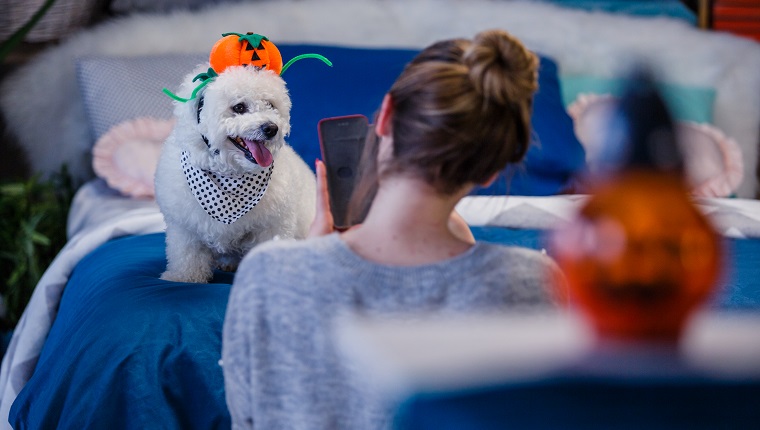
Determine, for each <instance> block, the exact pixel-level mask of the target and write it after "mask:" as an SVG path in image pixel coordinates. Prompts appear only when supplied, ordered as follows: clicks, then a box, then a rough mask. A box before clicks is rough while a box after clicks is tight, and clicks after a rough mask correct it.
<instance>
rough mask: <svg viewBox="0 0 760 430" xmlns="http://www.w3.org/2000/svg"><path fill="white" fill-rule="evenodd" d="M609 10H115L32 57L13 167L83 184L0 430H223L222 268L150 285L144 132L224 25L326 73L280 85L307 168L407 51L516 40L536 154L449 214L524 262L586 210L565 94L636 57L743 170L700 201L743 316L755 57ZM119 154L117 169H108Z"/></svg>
mask: <svg viewBox="0 0 760 430" xmlns="http://www.w3.org/2000/svg"><path fill="white" fill-rule="evenodd" d="M577 3H582V2H577ZM610 3H613V2H610ZM641 3H647V2H641ZM629 6H630V4H629ZM432 11H434V12H435V13H432ZM629 11H630V10H629ZM613 12H614V11H613V10H612V9H608V10H586V9H580V8H569V7H561V6H558V5H554V4H544V3H541V2H527V3H524V2H510V1H485V0H484V1H474V2H458V1H453V0H451V1H445V2H444V1H438V2H434V1H416V2H401V1H382V2H374V1H369V0H366V1H352V2H345V1H337V0H324V1H315V0H302V1H292V2H289V1H284V2H282V1H280V2H253V3H242V4H237V3H236V4H223V5H219V6H214V7H210V8H206V9H201V10H196V11H191V12H190V11H188V12H175V13H172V14H168V15H163V14H161V15H151V14H145V15H143V14H139V15H131V16H127V17H124V18H121V19H118V20H114V21H112V22H109V23H106V24H103V25H101V26H98V27H95V28H93V29H90V30H87V31H83V32H82V33H80V34H77V35H75V36H73V37H72V38H71V39H69V40H67V41H66V42H64V43H62V44H61V45H60V46H58V47H55V48H52V49H50V50H49V51H47V52H44V53H43V54H41V55H40V56H39V57H38V58H37V59H35V60H34V61H32V62H31V63H30V64H29V65H28V66H25V67H23V68H21V69H20V70H18V71H17V72H16V73H14V74H12V75H11V76H9V78H8V79H6V81H5V83H4V86H3V92H2V96H1V99H0V107H2V110H3V114H4V115H5V117H6V118H7V119H8V122H9V127H10V128H11V129H12V130H11V131H13V132H14V133H15V134H16V135H18V136H19V137H20V139H21V140H22V141H23V142H25V143H27V144H28V145H27V150H28V151H30V153H35V154H45V153H48V154H53V153H55V154H59V157H39V156H38V157H34V163H35V165H34V167H35V169H36V170H39V171H43V172H44V171H49V172H50V171H54V170H55V169H57V167H58V164H59V163H60V162H61V161H62V160H63V161H66V162H67V163H68V164H69V166H70V168H71V170H72V171H73V172H74V173H75V174H76V175H78V176H79V177H80V178H82V179H86V180H87V182H86V183H85V185H83V186H82V187H81V188H80V190H79V191H78V193H77V196H76V198H75V201H74V204H73V206H72V209H71V213H70V216H69V220H68V221H69V222H68V235H69V242H68V243H67V245H66V247H65V248H64V249H63V250H62V251H61V253H60V254H59V255H58V257H57V258H56V260H55V261H54V262H53V264H52V265H51V266H50V267H49V268H48V270H47V271H46V272H45V274H44V276H43V278H42V280H41V281H40V284H39V285H38V287H37V289H36V290H35V292H34V295H33V297H32V300H31V302H30V304H29V306H28V307H27V310H26V311H25V313H24V315H23V317H22V319H21V321H20V322H19V325H18V326H17V328H16V330H15V331H14V334H13V338H12V340H11V344H10V345H9V348H8V350H7V352H6V354H5V356H4V357H3V363H2V370H1V371H0V396H2V397H0V415H1V416H2V417H4V418H3V420H2V421H3V422H2V425H3V426H6V427H7V426H8V425H12V426H13V427H15V428H48V427H54V426H56V425H57V426H59V427H62V428H103V427H107V428H112V427H118V428H226V427H229V415H228V413H227V411H226V407H225V404H224V392H223V380H222V371H221V368H220V363H219V359H220V355H221V348H220V342H221V324H222V322H223V318H224V311H225V306H226V300H227V294H228V292H229V288H230V283H231V281H232V277H233V276H234V274H231V273H225V272H221V271H219V272H217V273H216V274H215V278H214V280H213V281H212V283H210V284H208V285H206V284H204V285H194V284H176V283H169V282H164V281H160V280H159V279H158V275H159V274H160V273H161V272H162V270H163V268H164V267H165V256H164V254H163V240H164V239H163V231H164V229H165V225H164V223H163V219H162V217H161V214H160V212H159V211H158V209H157V206H156V204H155V202H154V201H153V199H152V198H151V192H152V190H151V189H150V174H151V170H150V167H151V160H154V156H155V154H156V151H157V147H158V146H156V145H159V146H160V138H157V137H156V136H159V137H160V136H161V133H166V130H167V129H168V128H169V127H170V126H171V123H170V121H171V120H170V113H171V102H170V100H169V99H168V98H167V97H165V96H164V95H163V94H161V92H160V90H161V88H162V87H168V88H170V89H172V90H174V89H176V85H177V84H178V82H179V78H180V77H181V76H183V75H184V74H185V73H187V72H189V70H190V69H192V67H193V66H194V65H196V64H198V63H199V62H201V61H203V60H204V59H205V56H206V55H207V53H206V52H207V51H208V49H210V46H211V45H212V44H213V42H214V41H215V40H216V39H217V38H218V37H219V35H221V33H224V32H228V31H248V30H253V31H256V32H259V33H262V34H265V35H267V36H269V37H270V39H272V40H273V41H275V42H276V43H277V44H278V46H280V49H281V51H282V53H283V58H286V59H287V58H292V57H294V56H295V55H298V54H301V53H307V52H315V53H319V54H322V55H325V56H326V57H327V58H329V59H330V60H332V61H333V63H334V66H333V67H332V68H327V67H325V66H324V65H322V64H321V63H319V62H314V63H306V62H303V63H300V64H299V65H298V68H293V69H292V70H291V71H289V72H288V75H286V77H285V78H286V82H287V83H288V86H289V90H290V93H291V96H292V98H293V111H292V123H293V125H292V128H293V131H292V133H291V136H290V138H289V143H290V144H291V145H292V146H293V147H294V148H296V150H297V152H299V154H300V155H301V156H302V157H303V158H304V159H305V160H306V161H307V163H311V160H313V159H314V158H316V157H318V155H319V150H318V144H317V143H316V122H317V121H318V120H319V119H321V118H324V117H330V116H336V115H346V114H354V113H363V114H365V115H367V116H370V117H371V116H372V115H373V113H374V109H375V108H376V106H377V105H378V103H379V100H380V98H381V96H382V91H383V90H384V89H385V88H387V87H388V86H389V84H390V82H392V81H393V79H394V78H395V77H396V75H397V74H398V72H399V71H400V70H401V67H403V64H404V63H405V62H406V61H408V59H410V58H411V56H413V55H414V53H415V52H417V50H418V49H419V48H420V47H422V46H424V45H425V44H427V43H430V42H432V41H434V40H436V39H440V38H443V37H455V36H471V35H472V34H473V33H475V32H476V31H478V30H480V29H485V28H491V27H503V28H505V29H508V30H509V31H512V32H513V33H514V34H516V35H517V36H519V37H521V38H522V39H523V40H525V41H526V43H527V44H528V45H529V47H531V48H532V49H534V50H535V51H536V52H538V53H539V54H540V55H541V69H540V85H541V89H540V91H539V93H538V94H537V96H536V102H535V112H534V117H533V125H534V129H535V134H534V139H535V141H536V144H535V145H533V147H532V148H531V150H530V152H529V155H528V158H527V159H526V161H525V163H524V164H522V165H520V166H515V167H513V168H512V169H510V170H509V171H507V172H505V174H504V177H503V178H502V179H500V180H499V181H496V183H495V184H494V185H493V186H492V187H489V188H487V189H482V190H478V191H477V193H476V194H477V195H473V196H471V197H468V198H466V199H465V201H463V202H462V203H461V204H460V206H459V210H460V212H461V213H462V215H463V216H464V217H465V219H466V220H467V221H468V222H469V223H470V225H472V226H473V230H474V233H475V235H476V237H477V238H479V239H481V240H489V241H494V242H498V243H504V244H518V245H523V246H529V247H533V248H539V249H540V248H543V247H545V237H546V233H547V232H548V231H549V230H551V228H553V227H554V226H556V225H557V223H560V222H562V221H563V220H567V219H569V218H570V217H572V214H573V212H574V211H575V210H576V209H577V208H578V207H579V205H580V204H582V202H583V201H584V199H585V196H583V195H582V194H580V193H577V191H578V190H577V189H576V188H574V187H575V186H576V184H575V183H574V180H573V178H574V177H575V175H576V174H578V173H579V172H581V171H583V170H584V169H586V168H587V167H588V166H587V150H586V147H585V146H584V145H585V144H586V142H585V141H583V142H582V141H581V140H580V139H579V138H578V135H580V133H576V131H577V130H576V127H577V126H578V124H579V121H580V118H581V117H582V115H581V114H579V113H576V114H574V116H571V115H570V114H568V106H572V105H573V103H575V102H576V101H577V99H578V98H579V97H578V95H579V94H582V93H587V92H592V93H593V92H596V93H604V94H607V93H612V94H613V96H614V93H615V91H616V90H617V89H618V88H619V86H620V83H621V82H624V76H625V74H624V73H625V71H626V70H627V69H626V66H627V65H628V64H630V63H628V62H627V61H624V60H630V59H631V58H633V57H637V58H642V59H644V60H646V61H648V62H649V63H651V64H652V65H653V66H654V67H655V69H656V71H657V72H658V76H659V77H660V79H661V83H662V85H663V88H664V91H665V92H666V93H667V94H668V100H669V102H670V103H671V106H672V108H673V110H674V112H675V115H676V116H677V118H678V119H679V121H684V122H686V121H689V122H694V123H703V124H706V125H709V126H710V127H711V130H712V131H713V132H714V133H713V134H711V136H715V135H716V134H715V132H716V130H717V131H719V132H720V133H718V134H717V136H718V138H716V140H719V141H721V142H723V143H725V144H727V145H728V144H730V145H732V146H731V148H733V150H734V155H736V154H737V153H738V154H739V155H738V157H739V159H740V161H743V163H742V164H740V165H739V170H738V171H739V174H738V175H737V174H736V170H735V167H736V166H734V170H732V172H734V173H733V176H731V178H730V180H729V179H726V178H723V182H722V184H723V185H724V187H723V188H721V187H713V188H710V190H712V191H710V192H711V193H713V194H712V195H702V196H700V198H699V200H698V202H699V204H700V207H701V208H702V209H703V210H704V211H705V212H706V213H707V214H708V215H709V216H710V217H711V219H712V220H713V221H714V223H715V225H716V226H717V228H718V229H719V230H720V232H721V233H722V234H723V236H724V238H725V243H726V248H727V250H728V251H729V253H730V255H731V258H730V260H729V264H728V265H727V268H726V271H725V273H724V277H723V279H722V280H721V285H720V289H719V293H718V294H716V296H715V297H714V298H713V301H712V302H711V303H710V308H711V309H714V310H716V311H725V312H729V311H739V310H746V311H750V312H755V311H756V310H757V309H758V307H760V286H758V284H757V281H756V280H757V279H759V278H760V277H759V276H758V275H760V273H758V272H759V271H760V269H759V268H758V267H757V265H756V264H754V260H753V256H757V255H760V240H759V239H760V202H759V201H757V200H753V199H752V197H753V196H754V195H755V193H756V192H757V176H756V175H755V170H756V166H757V163H756V160H757V144H758V132H759V131H760V76H758V75H757V73H756V71H757V70H760V47H758V45H757V44H755V43H753V42H750V41H745V40H742V39H739V38H736V37H734V36H729V35H720V34H710V33H706V32H703V31H700V30H698V29H696V28H695V27H694V25H693V20H690V19H683V18H682V17H678V16H649V15H647V16H629V15H624V14H620V13H613ZM433 16H434V18H433ZM346 17H349V18H350V22H348V21H347V20H346ZM546 29H552V30H551V31H548V30H546ZM642 35H646V37H644V36H642ZM716 59H719V60H720V61H716ZM50 70H55V72H56V73H53V74H51V73H50ZM26 101H30V102H26ZM575 106H579V105H578V104H575ZM576 110H577V109H576ZM586 111H587V112H588V111H589V110H588V108H587V110H586ZM574 120H575V121H574ZM40 123H43V124H45V127H40V126H39V124H40ZM51 131H52V133H54V134H55V136H56V139H50V135H51ZM146 134H147V135H149V136H150V137H151V139H148V138H145V136H146ZM135 136H138V137H140V139H135ZM138 140H139V143H135V142H136V141H138ZM726 142H728V143H726ZM130 144H131V145H132V146H131V147H130ZM124 151H126V152H124ZM130 151H132V152H130ZM125 154H126V155H125ZM117 155H118V157H117ZM119 157H121V158H120V160H121V161H123V160H131V161H132V162H133V164H132V165H130V167H134V169H131V170H130V169H126V170H125V169H124V166H123V165H121V166H120V165H118V163H116V161H118V160H117V158H119ZM728 158H730V157H728V156H726V159H728ZM735 158H736V157H734V160H735ZM138 167H139V168H138ZM115 170H118V172H115ZM93 172H95V173H96V174H94V173H93ZM711 172H712V171H711ZM116 173H118V174H116ZM719 173H724V172H722V171H721V172H719ZM146 178H147V179H146ZM726 184H728V185H726ZM506 193H509V194H510V195H512V196H513V197H505V196H504V194H506ZM5 417H9V420H10V421H9V423H6V422H5Z"/></svg>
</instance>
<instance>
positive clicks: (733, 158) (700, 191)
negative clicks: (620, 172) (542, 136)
mask: <svg viewBox="0 0 760 430" xmlns="http://www.w3.org/2000/svg"><path fill="white" fill-rule="evenodd" d="M617 100H618V99H617V98H616V97H613V96H611V95H596V94H581V95H579V96H578V98H577V99H576V100H575V101H574V102H573V103H572V104H571V105H570V106H568V108H567V110H568V113H569V114H570V117H571V118H573V125H574V128H575V134H576V136H577V137H578V139H579V140H580V141H581V144H583V146H584V148H585V150H586V162H587V164H588V168H589V170H590V171H592V172H593V171H594V170H595V169H596V168H597V166H598V162H599V156H600V150H601V148H602V145H603V144H604V136H605V127H606V125H607V123H608V120H609V117H610V115H611V114H612V112H613V110H614V108H615V106H616V104H617ZM676 126H677V132H678V142H679V144H680V146H681V149H682V151H683V155H684V162H685V164H686V171H687V175H688V178H689V181H690V183H691V185H692V193H693V194H694V195H696V196H699V197H727V196H730V195H732V194H733V193H734V192H735V191H736V189H737V188H738V186H739V183H740V182H741V180H742V178H743V175H744V173H743V172H744V163H743V161H742V153H741V149H740V148H739V145H738V144H737V143H736V141H735V140H734V139H731V138H729V137H727V136H726V135H725V134H723V132H722V131H720V130H719V129H717V128H716V127H714V126H712V125H709V124H698V123H695V122H690V121H677V122H676Z"/></svg>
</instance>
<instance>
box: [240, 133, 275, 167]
mask: <svg viewBox="0 0 760 430" xmlns="http://www.w3.org/2000/svg"><path fill="white" fill-rule="evenodd" d="M243 141H244V142H245V146H246V148H248V150H249V151H251V155H253V159H254V160H256V162H257V163H259V165H260V166H261V167H269V165H270V164H272V161H273V159H272V153H271V152H269V149H267V147H266V146H264V142H259V141H258V140H248V139H243Z"/></svg>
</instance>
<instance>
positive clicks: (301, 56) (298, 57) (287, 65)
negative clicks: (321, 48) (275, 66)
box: [280, 54, 332, 76]
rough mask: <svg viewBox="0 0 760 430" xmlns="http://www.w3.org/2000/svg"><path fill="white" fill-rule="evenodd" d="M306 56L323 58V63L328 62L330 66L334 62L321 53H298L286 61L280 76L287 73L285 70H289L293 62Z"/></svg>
mask: <svg viewBox="0 0 760 430" xmlns="http://www.w3.org/2000/svg"><path fill="white" fill-rule="evenodd" d="M304 58H316V59H317V60H322V62H323V63H325V64H327V65H328V66H330V67H332V62H331V61H330V60H328V59H327V58H325V57H324V56H322V55H319V54H301V55H297V56H295V57H293V58H291V59H290V61H288V62H287V63H285V65H284V66H282V71H281V72H280V76H282V75H283V74H285V71H286V70H288V67H290V65H291V64H293V63H295V62H296V61H298V60H303V59H304Z"/></svg>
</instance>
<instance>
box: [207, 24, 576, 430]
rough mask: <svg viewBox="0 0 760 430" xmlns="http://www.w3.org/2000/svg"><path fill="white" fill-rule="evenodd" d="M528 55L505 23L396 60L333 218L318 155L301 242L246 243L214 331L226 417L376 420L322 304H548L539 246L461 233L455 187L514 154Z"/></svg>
mask: <svg viewBox="0 0 760 430" xmlns="http://www.w3.org/2000/svg"><path fill="white" fill-rule="evenodd" d="M537 68H538V58H537V57H536V55H534V54H533V53H532V52H530V51H529V50H528V49H526V48H525V47H524V46H523V44H522V43H521V42H520V41H519V40H517V39H516V38H514V37H512V36H511V35H509V34H508V33H506V32H504V31H499V30H491V31H485V32H482V33H479V34H478V35H476V36H475V37H474V38H473V39H472V40H468V39H454V40H446V41H441V42H437V43H435V44H433V45H431V46H429V47H427V48H426V49H424V50H423V51H422V52H420V53H419V54H418V55H417V56H416V57H415V58H414V59H413V60H412V61H411V62H410V63H409V64H408V65H407V66H406V67H405V69H404V71H403V72H402V73H401V75H400V76H399V77H398V79H397V80H396V82H395V83H394V84H393V86H392V87H391V89H390V91H389V92H388V94H387V95H386V96H385V98H384V99H383V101H382V105H381V107H380V110H379V113H378V115H377V118H376V121H375V134H376V136H375V138H374V139H370V140H369V141H368V142H367V145H366V148H365V153H364V156H363V160H362V163H363V169H364V171H363V176H362V180H361V182H360V184H359V185H358V186H357V189H356V194H355V197H356V198H355V199H354V200H355V202H356V203H357V204H356V205H355V210H354V212H353V213H354V215H355V219H356V220H359V221H361V223H360V224H357V225H356V226H354V227H353V228H351V229H349V230H347V231H345V232H333V231H332V215H331V214H330V210H329V203H328V198H327V189H326V180H325V170H324V165H322V164H321V163H320V162H318V163H317V179H318V182H319V192H318V194H319V196H318V200H319V201H318V208H317V212H318V215H317V217H316V219H315V221H314V224H313V225H312V231H311V233H312V234H311V236H313V237H312V238H310V239H307V240H303V241H275V242H269V243H264V244H261V245H259V246H258V247H256V248H255V249H253V250H252V251H251V252H250V253H249V254H248V255H247V256H246V258H245V259H244V261H243V262H242V263H241V264H240V267H239V269H238V272H237V275H236V277H235V281H234V284H233V288H232V292H231V296H230V301H229V305H228V309H227V315H226V320H225V326H224V336H223V352H222V358H223V367H224V377H225V389H226V396H227V404H228V407H229V409H230V413H231V415H232V422H233V428H254V427H255V428H260V429H272V428H287V429H375V428H385V427H388V426H389V425H390V418H391V410H390V405H385V404H380V403H381V402H378V401H375V400H371V399H372V398H371V397H369V396H365V394H366V393H365V392H364V390H363V388H364V386H363V384H361V383H359V382H358V381H357V380H356V379H354V378H352V377H351V374H350V372H349V369H348V367H347V364H346V363H344V362H343V361H342V360H341V359H340V357H339V355H338V352H337V350H336V345H335V344H334V340H333V338H332V335H331V334H332V333H331V331H332V327H333V323H334V318H335V316H336V315H338V314H341V313H344V312H358V313H371V314H374V313H421V312H425V313H429V312H438V311H445V312H494V311H497V312H498V311H502V312H503V311H509V310H513V309H521V310H522V309H526V308H536V307H543V306H552V304H553V301H552V294H551V286H550V279H552V278H553V277H556V276H561V275H560V274H559V271H558V269H557V267H556V265H555V264H554V263H553V262H552V261H551V260H550V259H549V258H548V257H546V256H545V255H542V254H541V253H539V252H536V251H534V250H529V249H523V248H516V247H504V246H499V245H495V244H487V243H481V242H475V241H474V240H473V238H472V235H471V233H470V231H469V229H468V228H467V226H466V224H464V221H463V220H462V219H461V218H459V217H458V216H457V215H456V213H455V212H454V207H455V206H456V204H457V202H459V200H460V199H461V198H462V197H464V196H466V195H467V194H468V193H470V191H471V190H472V189H473V188H474V187H475V186H478V185H487V184H489V183H490V182H491V181H493V180H494V179H495V178H496V176H497V174H498V173H499V172H500V171H501V170H502V169H504V167H505V166H506V165H507V164H508V163H516V162H519V161H520V160H522V158H523V157H524V155H525V153H526V151H527V149H528V144H529V140H530V116H531V106H532V98H533V93H534V92H535V90H536V89H537V85H538V84H537Z"/></svg>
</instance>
